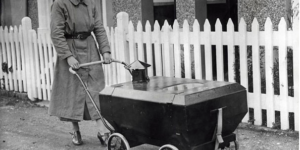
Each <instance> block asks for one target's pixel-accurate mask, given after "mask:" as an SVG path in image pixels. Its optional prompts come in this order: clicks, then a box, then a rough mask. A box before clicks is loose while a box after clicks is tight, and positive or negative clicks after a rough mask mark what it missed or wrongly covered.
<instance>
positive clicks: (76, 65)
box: [67, 56, 79, 69]
mask: <svg viewBox="0 0 300 150" xmlns="http://www.w3.org/2000/svg"><path fill="white" fill-rule="evenodd" d="M67 62H68V64H69V66H70V67H72V68H73V69H78V68H79V62H78V61H77V60H76V59H75V58H74V57H73V56H70V57H68V58H67Z"/></svg>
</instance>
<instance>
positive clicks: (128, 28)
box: [109, 13, 300, 131]
mask: <svg viewBox="0 0 300 150" xmlns="http://www.w3.org/2000/svg"><path fill="white" fill-rule="evenodd" d="M117 20H118V22H117V27H116V28H111V29H110V31H109V33H110V34H109V35H110V41H111V45H112V50H113V53H112V54H113V57H115V58H117V59H120V60H122V61H125V62H133V61H134V60H136V59H139V60H141V61H145V62H147V63H148V64H151V65H152V66H155V67H150V68H149V69H148V74H149V76H153V75H156V76H168V77H178V78H181V77H182V67H181V64H182V63H184V74H185V78H192V74H193V72H192V70H193V69H194V75H195V78H196V79H206V80H212V79H213V66H212V64H213V63H212V61H213V59H212V57H213V56H212V45H215V46H216V66H217V80H218V81H224V80H225V72H224V60H223V55H224V54H223V45H226V46H227V48H228V63H227V64H228V81H229V82H235V78H234V77H235V75H234V73H235V72H234V61H235V55H234V47H235V46H238V47H239V53H240V56H239V57H240V80H241V81H240V82H241V84H242V85H243V86H244V87H246V88H248V64H247V59H248V58H247V46H251V47H252V65H253V66H252V68H253V92H248V106H249V108H253V109H254V119H255V121H254V124H255V125H262V109H264V110H266V112H267V114H266V117H267V126H268V127H272V126H273V123H275V111H280V125H281V129H289V121H290V120H289V113H294V118H293V119H294V126H295V130H297V131H299V124H298V123H299V70H300V68H299V67H300V65H298V64H299V62H298V58H299V54H300V53H299V42H298V41H299V25H298V21H295V24H294V30H293V31H287V27H286V22H285V20H284V19H281V21H280V23H279V30H278V31H273V27H272V23H271V20H270V19H269V18H268V19H267V20H266V23H265V30H264V31H259V24H258V21H257V19H254V20H253V23H252V30H251V32H248V31H247V30H246V23H245V21H244V20H243V19H241V20H240V23H239V26H238V32H236V31H234V25H233V23H232V21H231V20H229V22H228V24H227V31H225V32H224V31H222V25H221V23H220V21H219V20H217V22H216V25H215V29H216V31H211V25H210V24H209V22H208V21H206V22H205V24H204V31H200V26H199V23H198V21H197V20H196V21H195V22H194V24H193V26H192V28H193V30H192V31H190V25H189V24H188V22H187V21H186V20H185V21H184V23H183V28H182V29H180V28H179V25H178V22H177V21H175V22H174V24H173V29H170V25H169V24H168V22H165V23H164V25H163V27H162V29H161V28H160V26H159V25H158V23H157V22H155V24H154V30H153V31H152V30H151V26H150V24H149V22H147V23H146V25H145V31H143V29H142V24H141V22H138V24H137V27H136V31H135V30H134V26H133V24H132V22H129V20H128V14H126V13H119V14H118V15H117ZM191 45H192V47H193V48H192V47H191ZM201 45H203V46H204V49H205V54H204V55H205V56H204V57H202V56H201V55H202V53H201V52H200V50H201ZM260 46H264V47H265V61H264V62H265V76H266V93H267V94H262V92H261V72H260V49H259V47H260ZM274 46H278V49H279V58H278V59H279V70H280V75H279V76H280V95H275V94H274V88H273V83H274V81H273V73H272V68H273V67H274V66H273V64H274V54H273V52H274V51H273V47H274ZM287 47H291V48H292V49H293V58H294V59H293V67H294V68H293V74H294V97H291V96H288V73H287ZM192 49H193V50H192ZM153 56H154V57H153ZM182 57H183V58H182ZM202 58H204V59H205V60H204V62H205V63H204V64H202V62H203V61H202V60H201V59H202ZM182 59H183V60H182ZM192 60H194V66H193V65H192ZM202 66H205V70H204V69H202ZM116 67H118V66H116ZM113 70H118V71H119V72H118V73H114V72H113V71H111V72H113V73H114V74H118V75H119V74H120V76H118V77H119V78H118V79H115V80H114V82H113V83H118V82H123V81H127V80H130V76H129V75H128V73H127V72H126V71H125V69H123V70H122V69H121V68H118V69H113ZM203 70H204V75H205V78H204V77H203V76H202V74H203V73H202V71H203ZM248 120H249V115H248V114H247V115H246V117H245V118H244V119H243V122H247V121H248Z"/></svg>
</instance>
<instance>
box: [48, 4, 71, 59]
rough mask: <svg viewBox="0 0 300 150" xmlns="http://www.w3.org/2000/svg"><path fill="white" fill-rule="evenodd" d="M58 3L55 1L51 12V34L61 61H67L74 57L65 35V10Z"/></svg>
mask: <svg viewBox="0 0 300 150" xmlns="http://www.w3.org/2000/svg"><path fill="white" fill-rule="evenodd" d="M60 5H61V4H60V3H59V2H58V1H54V3H53V5H52V10H51V23H50V30H51V31H50V32H51V39H52V42H53V45H54V47H55V50H56V52H57V55H58V57H59V59H65V58H67V57H69V56H72V53H71V51H70V49H69V46H68V43H67V40H66V38H65V36H64V34H65V28H66V25H65V18H64V12H63V8H62V7H61V6H60Z"/></svg>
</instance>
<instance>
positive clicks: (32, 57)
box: [28, 29, 38, 99]
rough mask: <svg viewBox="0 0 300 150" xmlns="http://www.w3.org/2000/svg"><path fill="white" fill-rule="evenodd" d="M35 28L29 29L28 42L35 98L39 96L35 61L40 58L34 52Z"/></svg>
mask: <svg viewBox="0 0 300 150" xmlns="http://www.w3.org/2000/svg"><path fill="white" fill-rule="evenodd" d="M33 31H34V30H32V29H31V30H29V31H28V37H29V40H28V43H29V52H28V53H29V54H28V56H30V60H29V61H28V62H29V66H30V78H31V86H32V97H33V98H34V99H35V98H38V94H37V87H36V86H37V83H36V82H37V81H36V78H37V75H36V71H35V70H36V68H35V67H36V66H35V63H37V60H38V58H36V57H35V52H34V47H35V45H34V37H33V34H32V32H33Z"/></svg>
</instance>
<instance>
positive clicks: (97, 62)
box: [69, 59, 128, 74]
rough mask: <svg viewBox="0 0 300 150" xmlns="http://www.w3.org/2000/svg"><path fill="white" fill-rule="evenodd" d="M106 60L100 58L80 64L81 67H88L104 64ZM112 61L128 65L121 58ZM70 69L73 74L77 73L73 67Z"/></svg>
mask: <svg viewBox="0 0 300 150" xmlns="http://www.w3.org/2000/svg"><path fill="white" fill-rule="evenodd" d="M104 62H105V61H104V60H100V61H94V62H89V63H84V64H80V65H79V68H81V67H86V66H90V65H96V64H102V63H104ZM111 62H115V63H120V64H123V65H124V66H128V65H127V64H126V63H125V62H123V61H120V60H115V59H111ZM79 68H78V69H79ZM69 71H70V72H71V73H72V74H76V72H75V71H74V70H73V68H72V67H70V68H69Z"/></svg>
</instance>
